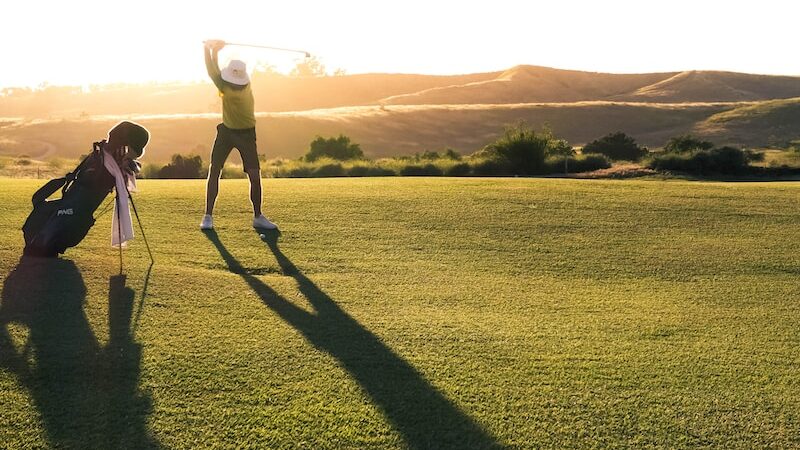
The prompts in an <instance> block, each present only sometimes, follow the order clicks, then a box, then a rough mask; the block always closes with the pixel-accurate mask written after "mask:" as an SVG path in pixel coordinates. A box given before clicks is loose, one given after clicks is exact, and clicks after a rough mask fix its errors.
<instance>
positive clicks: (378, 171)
mask: <svg viewBox="0 0 800 450" xmlns="http://www.w3.org/2000/svg"><path fill="white" fill-rule="evenodd" d="M394 175H396V173H395V172H394V170H391V169H387V168H384V167H377V166H360V165H359V166H353V167H351V168H350V170H348V171H347V176H350V177H387V176H394Z"/></svg>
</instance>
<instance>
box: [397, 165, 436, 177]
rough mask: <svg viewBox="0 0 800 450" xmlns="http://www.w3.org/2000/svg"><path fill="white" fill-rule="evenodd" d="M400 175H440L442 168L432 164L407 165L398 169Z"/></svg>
mask: <svg viewBox="0 0 800 450" xmlns="http://www.w3.org/2000/svg"><path fill="white" fill-rule="evenodd" d="M400 175H402V176H404V177H435V176H440V175H442V169H440V168H438V167H436V166H435V165H433V164H426V165H424V166H416V165H409V166H405V167H403V168H402V169H400Z"/></svg>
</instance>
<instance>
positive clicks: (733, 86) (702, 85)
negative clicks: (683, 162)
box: [614, 70, 800, 102]
mask: <svg viewBox="0 0 800 450" xmlns="http://www.w3.org/2000/svg"><path fill="white" fill-rule="evenodd" d="M792 97H800V78H798V77H779V76H771V75H750V74H744V73H732V72H702V71H694V70H693V71H689V72H681V73H679V74H676V75H674V76H672V77H670V78H667V79H666V80H663V81H659V82H658V83H654V84H652V85H649V86H645V87H642V88H640V89H637V90H636V91H634V92H632V93H629V94H624V95H618V96H615V97H614V99H615V100H623V101H648V102H738V101H754V100H773V99H782V98H792Z"/></svg>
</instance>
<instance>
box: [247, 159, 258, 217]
mask: <svg viewBox="0 0 800 450" xmlns="http://www.w3.org/2000/svg"><path fill="white" fill-rule="evenodd" d="M247 178H249V179H250V203H252V204H253V217H258V216H260V215H261V170H260V169H258V168H256V169H247Z"/></svg>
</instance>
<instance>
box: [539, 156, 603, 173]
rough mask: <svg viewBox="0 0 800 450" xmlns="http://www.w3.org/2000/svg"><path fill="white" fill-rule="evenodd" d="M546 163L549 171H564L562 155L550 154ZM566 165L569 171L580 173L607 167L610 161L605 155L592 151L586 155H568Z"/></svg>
mask: <svg viewBox="0 0 800 450" xmlns="http://www.w3.org/2000/svg"><path fill="white" fill-rule="evenodd" d="M546 164H547V167H548V169H549V170H548V171H549V173H564V158H563V157H558V156H551V157H549V158H547V161H546ZM567 165H568V167H569V170H570V172H572V173H581V172H591V171H594V170H600V169H608V168H609V167H611V162H610V161H609V160H608V158H607V157H606V156H605V155H600V154H596V153H592V154H588V155H577V156H570V157H569V158H568V160H567Z"/></svg>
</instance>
